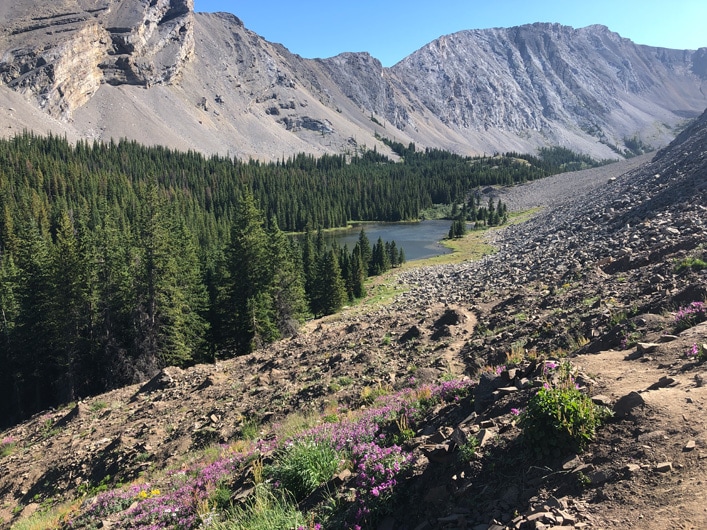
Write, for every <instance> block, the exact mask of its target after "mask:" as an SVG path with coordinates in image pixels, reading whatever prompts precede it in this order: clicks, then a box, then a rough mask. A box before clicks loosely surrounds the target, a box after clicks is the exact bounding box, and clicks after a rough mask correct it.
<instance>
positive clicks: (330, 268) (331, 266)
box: [312, 249, 346, 315]
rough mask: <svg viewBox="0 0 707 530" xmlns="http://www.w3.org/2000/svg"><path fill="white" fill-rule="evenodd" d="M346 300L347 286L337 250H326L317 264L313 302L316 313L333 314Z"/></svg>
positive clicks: (313, 309)
mask: <svg viewBox="0 0 707 530" xmlns="http://www.w3.org/2000/svg"><path fill="white" fill-rule="evenodd" d="M345 300H346V286H345V285H344V280H343V279H342V277H341V268H340V267H339V260H338V259H337V256H336V252H334V250H333V249H330V250H328V251H325V252H324V253H323V254H322V256H321V257H320V259H319V262H318V264H317V282H316V288H315V295H314V299H313V304H312V312H313V313H314V314H315V315H331V314H333V313H336V312H337V311H338V310H339V309H341V308H342V307H343V305H344V302H345Z"/></svg>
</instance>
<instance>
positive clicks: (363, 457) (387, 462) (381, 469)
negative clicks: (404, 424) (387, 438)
mask: <svg viewBox="0 0 707 530" xmlns="http://www.w3.org/2000/svg"><path fill="white" fill-rule="evenodd" d="M352 457H353V461H354V466H355V467H354V469H355V471H356V479H355V481H354V483H355V485H356V503H357V509H356V513H355V516H354V518H355V525H354V528H356V526H358V525H359V523H361V522H362V521H364V520H366V519H367V518H368V516H369V515H371V513H372V512H375V511H376V510H377V509H378V508H380V507H382V506H384V505H385V503H386V501H388V500H389V499H390V497H392V495H393V488H394V487H395V485H396V484H397V483H398V482H397V477H398V475H399V474H400V473H401V471H402V470H403V469H404V468H405V467H407V466H408V465H409V464H410V462H411V459H412V457H411V455H409V454H406V453H403V451H402V449H401V448H400V447H399V446H397V445H393V446H391V447H380V446H379V445H377V444H376V443H374V442H369V443H362V444H359V445H357V446H355V447H354V448H353V450H352Z"/></svg>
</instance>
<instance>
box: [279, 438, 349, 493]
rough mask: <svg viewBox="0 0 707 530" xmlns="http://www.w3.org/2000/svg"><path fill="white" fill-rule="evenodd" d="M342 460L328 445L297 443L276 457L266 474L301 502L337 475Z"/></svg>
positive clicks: (307, 441) (301, 441) (324, 443)
mask: <svg viewBox="0 0 707 530" xmlns="http://www.w3.org/2000/svg"><path fill="white" fill-rule="evenodd" d="M341 460H342V459H341V456H340V455H339V453H338V452H337V451H336V449H334V447H333V446H332V445H331V444H330V443H328V442H325V441H314V440H298V441H296V442H294V443H292V444H291V445H289V446H287V447H285V449H283V450H282V451H281V453H280V454H279V455H277V456H276V458H275V462H274V463H273V464H272V465H271V466H270V467H269V469H268V470H267V474H268V476H270V477H271V478H273V479H274V480H277V481H279V482H280V484H281V485H282V487H283V488H284V489H285V490H287V491H288V492H290V493H291V494H292V496H293V497H294V498H295V500H297V501H301V500H302V499H305V498H306V497H307V496H308V495H309V494H310V493H312V492H313V491H314V490H315V489H317V488H318V487H319V486H320V485H322V484H324V483H325V482H326V481H327V480H329V479H330V478H331V477H333V476H334V473H336V471H337V470H338V468H339V463H340V462H341Z"/></svg>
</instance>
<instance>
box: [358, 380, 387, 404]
mask: <svg viewBox="0 0 707 530" xmlns="http://www.w3.org/2000/svg"><path fill="white" fill-rule="evenodd" d="M388 394H390V387H388V386H383V385H382V384H380V383H379V384H378V386H376V387H370V386H364V387H363V388H362V389H361V394H360V396H359V397H360V398H361V402H362V403H363V404H364V405H372V404H373V403H374V402H375V401H376V399H378V398H379V397H381V396H386V395H388Z"/></svg>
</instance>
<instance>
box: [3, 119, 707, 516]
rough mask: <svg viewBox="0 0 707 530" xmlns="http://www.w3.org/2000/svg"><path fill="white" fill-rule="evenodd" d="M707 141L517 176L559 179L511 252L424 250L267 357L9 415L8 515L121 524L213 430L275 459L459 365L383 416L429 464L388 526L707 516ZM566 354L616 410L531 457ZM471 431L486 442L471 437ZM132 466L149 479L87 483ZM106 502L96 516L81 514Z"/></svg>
mask: <svg viewBox="0 0 707 530" xmlns="http://www.w3.org/2000/svg"><path fill="white" fill-rule="evenodd" d="M706 146H707V114H704V115H703V116H702V117H701V118H700V119H699V120H698V121H696V122H695V123H694V124H693V125H691V126H690V127H689V128H688V129H687V130H686V131H684V132H683V133H682V134H681V135H680V136H679V137H678V138H677V139H676V140H675V141H674V142H673V143H672V144H671V145H670V147H668V148H667V149H665V150H663V151H660V152H659V153H658V154H657V155H656V156H655V157H654V158H653V159H652V160H650V161H647V162H646V163H644V164H642V165H640V166H639V167H637V168H634V169H631V170H629V171H628V172H623V171H624V170H625V169H626V168H625V167H624V168H621V167H619V168H617V167H616V166H607V167H605V168H603V171H605V173H603V174H602V175H595V178H593V179H591V180H592V182H593V183H594V184H593V186H594V187H593V189H591V190H588V191H587V193H586V195H583V196H582V197H580V198H573V196H574V189H575V182H574V180H575V178H576V177H577V175H576V174H566V175H564V177H563V178H561V179H560V178H558V179H554V180H551V181H550V180H548V181H540V182H534V183H532V184H531V185H529V186H530V188H527V187H519V188H514V189H512V190H510V191H509V192H508V193H509V194H512V195H513V197H512V198H513V202H514V204H518V205H522V206H524V207H529V206H531V205H533V204H536V203H537V200H536V199H535V197H537V196H538V195H537V190H536V189H533V188H535V187H537V186H542V185H543V184H544V185H545V186H547V195H550V196H552V197H553V199H552V201H549V202H548V203H549V204H550V205H549V206H547V207H546V208H545V209H544V210H543V211H542V212H541V213H540V214H539V215H537V216H536V217H534V218H533V219H531V220H530V221H527V222H525V223H523V224H518V225H515V226H510V227H508V228H506V229H503V230H500V231H494V232H492V233H491V234H490V235H491V237H492V242H493V243H494V245H495V246H496V247H497V248H498V252H497V253H495V254H493V255H489V256H487V257H485V258H484V259H483V260H481V261H461V262H460V263H457V264H453V265H440V266H429V267H409V268H407V269H406V270H404V271H403V272H402V273H400V274H399V275H398V276H397V277H396V278H395V279H394V283H393V285H394V289H395V290H396V291H399V293H398V295H397V297H396V298H395V299H394V301H393V302H391V303H390V304H387V305H384V306H380V307H378V308H373V309H370V310H369V311H366V310H365V308H351V309H350V310H349V311H346V312H344V313H343V314H342V315H339V316H337V317H336V318H330V319H327V320H320V321H314V322H312V323H310V324H309V325H308V326H307V328H306V329H304V330H302V333H301V334H300V335H298V336H297V337H295V338H293V339H290V340H287V341H282V342H280V343H276V344H274V345H272V346H271V347H268V348H267V349H264V350H260V351H257V352H255V353H253V354H252V355H248V356H245V357H240V358H237V359H233V360H229V361H225V362H219V363H217V364H216V365H204V366H197V367H195V368H192V369H189V370H185V371H182V370H176V369H167V370H164V371H163V372H162V373H161V374H159V375H158V376H157V377H155V378H154V379H153V380H152V381H150V382H148V383H147V384H145V385H143V386H134V387H129V388H125V389H121V390H118V391H114V392H111V393H109V394H106V395H103V396H99V397H96V398H92V399H87V400H85V401H82V402H80V403H78V404H76V405H74V406H73V408H68V409H65V410H55V411H47V412H46V413H44V414H41V415H38V416H36V417H35V418H33V419H32V420H30V421H28V422H26V423H24V424H22V425H18V426H16V427H14V428H12V429H10V430H8V431H6V432H3V433H1V434H0V437H1V438H2V443H3V454H4V456H3V457H2V459H0V469H1V472H0V496H1V497H0V516H1V517H2V518H3V520H4V521H5V522H8V521H10V520H12V519H13V517H14V518H15V519H17V518H18V517H20V516H28V515H30V514H31V513H33V512H37V511H38V510H39V511H41V510H42V508H43V507H44V508H46V507H47V506H56V505H57V504H58V503H59V502H60V501H61V500H63V499H67V498H75V497H80V498H81V499H82V500H83V502H82V500H81V499H80V500H79V501H78V502H75V503H74V504H73V505H71V506H73V508H68V510H69V515H67V516H66V517H68V518H70V519H72V520H75V521H83V523H81V524H84V526H71V527H72V528H76V527H79V528H90V527H96V526H95V525H98V526H99V527H103V528H110V527H122V526H121V524H122V523H120V522H119V521H120V517H121V516H122V515H121V514H122V513H123V512H119V511H118V512H115V511H113V512H107V511H103V512H101V510H100V509H99V508H100V507H101V506H104V504H102V503H108V502H109V500H108V499H113V501H111V502H117V501H115V499H119V500H120V502H121V503H123V502H124V503H125V504H119V506H122V508H121V509H122V510H134V511H133V512H129V513H133V514H136V513H145V512H144V510H143V511H140V506H143V505H142V504H140V501H141V500H143V501H147V500H148V499H153V500H152V501H151V503H148V504H147V505H145V506H151V507H152V508H150V509H156V508H155V504H154V503H156V502H158V500H160V499H164V500H165V502H167V501H168V500H169V499H171V500H169V502H171V503H172V504H170V505H169V506H170V507H169V510H174V509H175V506H177V505H176V504H174V503H176V502H186V501H177V500H175V498H177V493H176V492H173V493H168V492H167V488H169V487H172V486H170V484H172V482H174V481H175V480H176V479H174V478H170V477H179V476H181V475H179V473H182V474H183V475H184V476H185V477H186V476H191V475H189V473H192V471H188V470H190V469H193V462H194V460H193V459H194V458H195V456H194V455H195V454H200V455H201V457H200V458H202V459H203V458H209V460H208V461H206V462H204V461H203V460H202V461H200V462H202V465H203V466H207V467H208V469H209V470H210V471H209V473H212V472H214V466H215V465H216V463H217V462H221V460H217V461H216V463H215V462H214V461H213V458H214V457H213V451H212V452H211V453H198V451H199V450H202V451H203V448H204V447H209V445H210V444H212V443H221V444H230V445H228V446H227V447H228V448H230V449H228V450H235V449H233V448H235V447H242V445H240V446H239V445H238V444H239V443H241V444H242V440H243V439H245V438H246V437H249V438H253V437H255V438H256V439H260V442H258V443H259V445H258V447H259V450H260V451H263V452H264V455H265V456H264V461H265V462H266V463H267V462H272V458H273V453H271V452H269V451H272V450H273V444H274V443H275V442H274V441H275V440H276V439H277V436H278V434H277V433H282V432H283V431H284V429H285V427H284V426H288V427H289V429H290V432H292V429H293V428H294V426H295V425H296V424H298V422H299V423H300V424H302V423H306V421H305V420H307V418H309V420H307V421H309V422H310V425H311V420H312V418H322V419H324V418H329V419H326V420H324V423H320V426H321V425H327V423H326V422H327V421H329V422H331V421H335V423H334V425H338V424H341V425H343V422H344V418H347V417H349V415H350V414H356V413H357V411H360V410H365V409H366V407H370V406H371V404H372V403H373V404H374V405H373V406H374V407H375V403H382V404H379V406H380V407H383V406H384V404H385V403H390V402H389V401H388V402H376V401H375V397H376V396H380V397H381V399H389V398H390V397H391V396H394V395H396V392H397V393H404V392H408V393H409V392H422V390H424V389H425V388H428V389H429V388H443V387H444V386H443V385H444V383H443V381H448V380H452V381H462V382H463V384H464V385H469V382H470V381H473V383H471V387H470V388H471V389H472V390H471V394H470V395H469V397H467V398H463V399H461V400H453V399H452V400H449V401H442V402H441V403H438V404H436V405H435V406H433V407H431V408H430V409H428V410H427V411H426V413H425V415H424V416H423V417H421V418H417V419H416V420H415V423H414V424H412V425H407V424H403V423H400V422H401V421H402V420H401V419H400V418H398V420H397V421H398V423H397V424H396V423H394V422H390V423H391V425H390V426H389V428H390V429H392V431H390V430H389V431H384V434H385V432H388V434H391V432H392V433H393V434H402V433H403V431H405V432H408V436H407V439H406V440H405V442H404V443H403V445H402V450H403V451H405V453H406V454H410V455H411V457H412V458H413V462H414V464H413V465H412V466H411V467H410V468H408V469H407V471H406V474H405V476H404V477H401V478H400V482H399V483H398V486H399V488H400V490H399V491H400V492H401V495H400V496H399V497H398V500H397V502H396V503H391V505H390V506H389V510H388V511H386V512H384V513H383V514H381V516H380V517H379V518H378V522H377V523H376V526H374V528H375V527H377V528H385V529H399V528H418V529H432V528H439V529H443V528H479V529H481V528H484V529H491V528H492V529H496V530H498V529H504V528H508V529H526V528H553V527H560V528H577V529H579V528H622V529H623V528H637V529H638V528H640V529H646V528H648V529H661V530H662V529H668V528H677V527H680V528H704V527H705V525H706V524H707V514H706V513H705V511H704V506H703V500H702V497H701V495H700V493H699V492H700V491H701V490H702V489H703V486H704V483H703V482H704V477H705V474H706V473H707V458H706V456H707V421H706V420H705V416H704V409H705V407H706V406H707V386H706V385H705V384H704V383H705V379H706V378H707V363H706V362H705V357H707V322H705V320H706V319H707V312H706V311H707V310H705V306H704V305H703V304H704V303H705V300H706V299H707V281H706V274H707V264H706V262H707V250H706V249H705V246H704V245H705V237H704V235H705V233H706V231H707V147H706ZM575 197H576V196H575ZM685 308H687V309H685ZM700 352H702V353H700ZM696 353H697V354H698V355H695V354H696ZM567 361H568V362H570V363H571V373H572V375H573V377H574V380H573V382H574V383H575V384H577V385H578V386H579V387H580V389H581V391H582V392H585V393H586V394H589V395H591V396H592V398H593V400H594V401H595V402H596V403H599V404H601V405H602V406H606V407H609V408H611V409H612V410H613V413H614V416H613V418H611V419H609V420H608V422H607V423H606V425H604V426H603V427H601V428H600V429H599V431H598V433H597V437H596V439H595V441H594V443H592V444H590V445H589V446H588V448H587V449H586V450H585V451H584V452H569V453H568V452H566V451H560V452H557V453H551V454H550V455H548V456H546V457H545V458H537V457H533V456H532V454H529V453H528V451H527V445H526V442H524V441H523V440H524V439H523V437H522V431H521V429H520V428H519V424H518V421H517V419H518V418H517V416H516V415H515V414H516V413H517V410H522V409H524V408H526V407H527V405H528V400H529V398H530V397H531V396H532V395H533V394H534V393H535V392H536V391H537V387H538V385H542V384H543V381H545V382H547V381H553V379H552V378H553V377H554V376H553V375H552V374H550V375H548V370H550V371H551V370H554V368H553V367H554V366H555V365H556V363H560V362H567ZM548 367H550V368H548ZM464 378H467V379H464ZM464 381H466V382H464ZM440 382H442V383H440ZM436 384H441V385H442V387H434V385H436ZM460 384H461V383H460ZM425 385H427V386H425ZM421 389H422V390H421ZM435 391H436V390H435ZM428 392H432V391H430V390H428ZM386 396H387V397H386ZM386 406H389V405H386ZM308 415H309V416H308ZM331 418H336V420H332V419H331ZM320 422H321V420H320ZM336 422H339V423H336ZM314 423H315V424H316V423H317V421H316V419H315V421H314ZM396 425H397V427H395V426H396ZM396 428H397V429H398V430H395V429H396ZM471 439H474V440H476V442H475V444H474V445H476V449H475V451H474V452H473V454H470V453H468V452H466V453H465V452H464V451H463V448H465V447H467V448H468V447H469V445H468V444H469V440H471ZM239 440H241V442H239ZM190 451H197V453H193V452H192V453H190ZM189 454H191V455H192V456H191V457H189V456H188V455H189ZM209 454H211V455H212V456H211V457H208V456H205V455H209ZM198 462H199V461H198ZM166 469H171V470H172V472H171V473H172V474H170V473H167V474H164V473H162V471H164V470H166ZM239 469H240V471H236V472H234V474H233V475H229V478H228V484H229V492H230V493H229V495H230V497H229V501H230V502H234V503H236V504H238V503H239V502H242V501H243V500H244V499H248V498H249V495H252V494H253V490H252V478H253V475H252V473H253V470H252V468H251V467H249V466H245V467H241V468H239ZM179 470H182V471H179ZM206 476H207V473H206V471H204V472H203V473H202V474H197V477H202V479H203V480H207V478H206ZM202 479H199V480H202ZM146 480H147V481H148V482H147V483H145V481H146ZM185 480H186V479H185ZM195 480H196V479H195ZM357 480H358V479H357V478H356V477H355V476H354V475H352V474H351V473H350V472H349V473H348V474H347V473H346V472H345V470H344V471H342V472H341V473H340V474H338V475H337V476H336V477H334V478H333V479H332V481H331V482H330V483H328V484H327V488H329V489H328V491H329V494H330V496H329V497H326V496H324V497H322V495H323V493H322V491H318V492H315V493H314V494H312V495H311V496H309V497H307V498H306V499H305V500H303V501H302V502H301V503H300V506H301V509H303V510H309V509H311V510H313V511H312V512H311V513H313V514H314V513H317V514H319V515H322V514H326V513H330V512H327V511H326V510H327V509H329V510H331V509H334V508H337V507H338V508H340V507H341V506H344V507H345V506H346V503H347V502H350V501H349V500H347V499H348V498H349V497H348V496H347V495H348V493H347V492H349V493H350V492H351V491H354V490H355V489H356V488H357V487H359V484H358V482H356V481H357ZM119 483H122V484H133V487H134V488H136V489H135V490H134V491H133V490H121V491H123V492H124V493H110V494H109V497H100V498H99V500H98V501H94V500H93V499H94V495H96V494H98V493H100V492H101V491H102V490H105V489H106V488H111V487H116V486H117V485H118V484H119ZM179 484H180V485H182V486H183V485H184V482H183V481H182V482H179ZM141 485H142V486H141ZM189 487H191V486H189ZM207 490H208V487H207ZM130 491H133V493H132V494H131V493H130ZM170 491H171V490H170ZM179 491H182V490H179ZM189 491H192V490H189ZM196 491H197V490H196V489H195V490H194V491H193V492H192V493H193V496H196V495H197V493H196ZM332 491H334V492H335V493H333V494H332V493H331V492H332ZM336 492H338V493H336ZM182 493H183V492H182ZM121 495H123V497H121ZM126 495H127V497H125V496H126ZM130 495H133V496H132V497H130ZM82 496H83V497H82ZM194 498H196V497H194ZM126 499H127V502H126ZM322 499H328V504H327V503H326V502H324V501H323V500H322ZM192 502H195V501H194V500H193V498H192ZM322 502H324V505H322ZM179 506H180V508H179V509H181V507H183V506H182V505H179ZM332 506H333V507H332ZM327 507H328V508H327ZM202 508H203V506H202ZM191 509H192V510H196V508H195V507H192V508H191ZM71 510H73V511H71ZM135 510H136V511H135ZM317 510H319V511H317ZM94 512H98V513H102V514H103V515H102V516H99V518H98V519H95V517H96V516H94V519H88V520H87V519H85V518H84V519H81V515H80V514H90V513H94ZM133 516H135V515H133ZM84 517H86V516H85V515H84ZM201 517H202V520H203V517H206V515H205V514H204V513H202V514H201ZM87 521H88V522H87ZM76 524H77V525H78V523H76ZM91 524H93V525H94V526H90V525H91Z"/></svg>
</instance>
